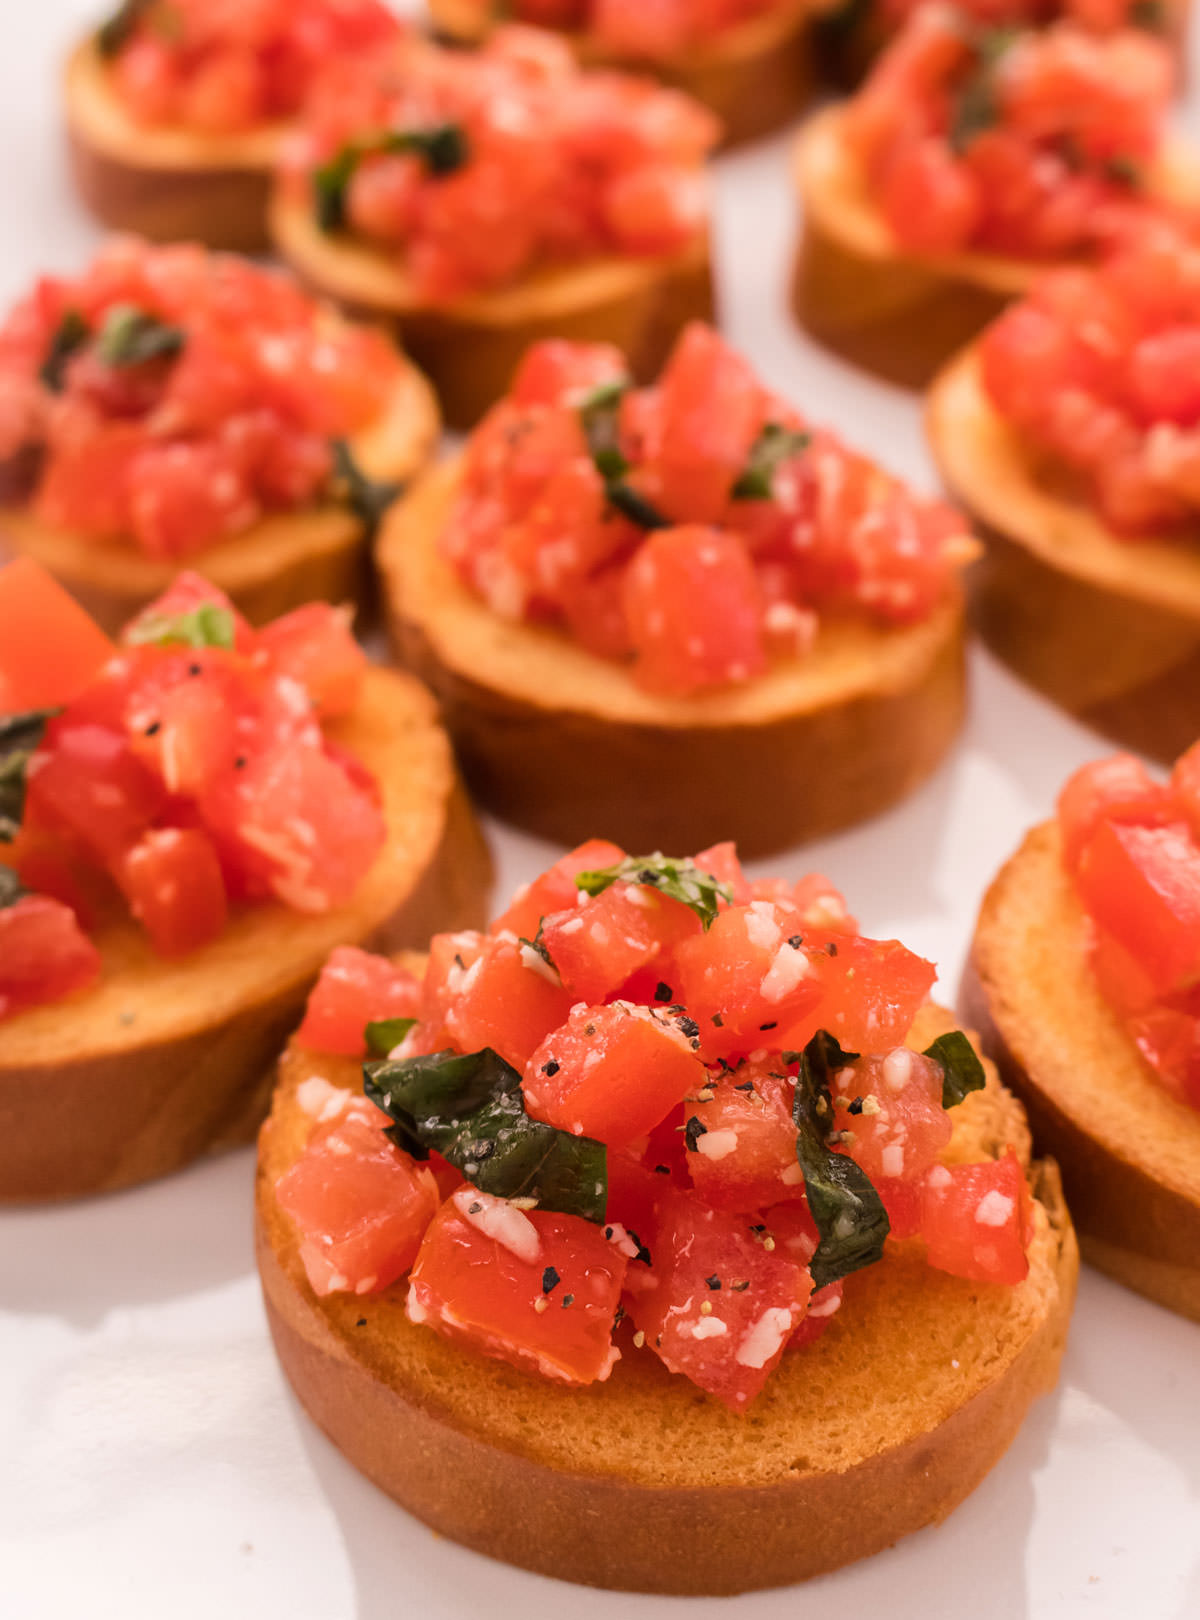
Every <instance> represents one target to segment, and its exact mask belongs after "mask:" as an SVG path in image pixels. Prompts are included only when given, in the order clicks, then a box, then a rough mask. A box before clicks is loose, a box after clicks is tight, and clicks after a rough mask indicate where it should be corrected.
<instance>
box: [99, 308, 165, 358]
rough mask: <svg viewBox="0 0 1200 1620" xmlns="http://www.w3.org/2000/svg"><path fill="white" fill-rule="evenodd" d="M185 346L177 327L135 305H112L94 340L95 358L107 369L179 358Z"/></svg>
mask: <svg viewBox="0 0 1200 1620" xmlns="http://www.w3.org/2000/svg"><path fill="white" fill-rule="evenodd" d="M184 342H185V338H184V333H183V330H182V329H181V328H180V327H178V326H168V325H167V324H166V322H165V321H160V320H159V319H158V317H157V316H155V315H147V314H146V312H145V311H144V310H141V309H138V308H137V306H136V305H135V304H114V305H113V307H112V308H111V309H110V310H109V312H108V314H107V315H106V316H105V317H104V325H103V326H102V327H101V328H100V334H99V336H98V337H97V339H96V358H97V359H98V360H102V361H103V362H104V364H105V365H106V366H119V367H124V366H141V365H145V363H146V362H147V361H148V360H163V359H166V358H167V357H168V356H171V355H176V354H178V353H179V351H180V349H182V348H183V345H184Z"/></svg>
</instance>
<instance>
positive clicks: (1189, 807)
mask: <svg viewBox="0 0 1200 1620" xmlns="http://www.w3.org/2000/svg"><path fill="white" fill-rule="evenodd" d="M1171 795H1172V798H1173V799H1174V801H1175V804H1176V806H1177V808H1178V811H1179V813H1180V814H1181V815H1182V816H1183V817H1184V819H1185V820H1186V821H1187V823H1188V825H1189V827H1190V828H1191V830H1192V837H1193V838H1194V839H1195V841H1196V842H1197V843H1198V844H1200V743H1194V744H1193V745H1192V747H1191V748H1189V749H1188V751H1187V753H1186V754H1181V755H1180V756H1179V758H1178V759H1177V760H1176V762H1175V769H1174V770H1173V771H1172V772H1171Z"/></svg>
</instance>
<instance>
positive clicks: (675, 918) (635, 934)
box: [542, 883, 701, 1001]
mask: <svg viewBox="0 0 1200 1620" xmlns="http://www.w3.org/2000/svg"><path fill="white" fill-rule="evenodd" d="M700 932H701V924H700V919H699V918H698V917H697V916H696V914H695V912H694V911H692V910H690V909H689V907H687V906H685V905H683V904H682V902H681V901H678V900H672V899H670V898H669V897H668V896H666V895H662V894H659V893H657V892H656V891H655V890H654V889H653V888H651V887H649V886H648V885H646V884H639V883H614V884H612V885H610V887H609V888H607V889H605V890H604V891H603V892H602V893H600V894H598V895H595V896H594V897H590V898H586V899H585V900H584V902H583V904H582V905H578V906H575V907H573V908H571V909H570V910H567V911H562V912H555V913H553V914H552V915H550V916H549V917H546V918H545V919H544V922H543V926H542V939H543V943H544V944H545V946H546V949H547V951H548V952H549V953H550V959H551V961H552V962H553V963H554V965H555V967H556V968H557V969H558V971H559V973H560V974H561V975H562V982H563V984H564V985H565V987H566V988H567V989H568V990H569V991H570V992H571V993H572V995H574V996H576V997H579V998H581V999H582V1000H584V1001H603V1000H604V999H605V997H606V996H609V995H611V994H612V993H613V992H614V991H616V990H619V989H620V988H621V986H622V985H623V984H624V983H625V982H626V980H627V979H629V978H630V977H631V976H632V975H633V974H634V973H636V972H638V970H639V969H640V968H644V967H646V966H647V965H648V964H650V963H653V962H656V961H657V960H658V958H659V957H660V956H661V955H664V954H669V953H670V952H671V951H672V950H673V949H674V947H675V946H676V945H678V944H679V943H680V941H682V940H684V939H689V938H692V937H693V936H694V935H697V934H699V933H700Z"/></svg>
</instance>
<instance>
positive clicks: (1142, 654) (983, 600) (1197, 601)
mask: <svg viewBox="0 0 1200 1620" xmlns="http://www.w3.org/2000/svg"><path fill="white" fill-rule="evenodd" d="M927 420H928V431H929V440H930V444H931V446H932V448H933V454H934V458H935V460H936V461H937V464H938V467H939V468H940V470H941V474H942V478H943V479H944V481H945V483H946V485H947V487H948V488H949V489H950V490H951V491H952V492H953V494H954V496H955V499H956V500H958V501H959V502H960V503H961V504H962V505H963V506H964V507H965V508H966V509H967V511H968V512H970V513H971V514H972V516H973V517H974V518H975V519H976V520H977V524H978V526H979V527H980V529H981V530H982V531H983V533H984V534H985V535H986V537H987V550H986V553H985V556H984V560H983V562H982V563H981V564H980V565H979V567H978V569H977V570H976V573H975V575H974V586H975V591H974V595H975V600H974V604H973V605H974V607H975V610H976V617H977V619H978V623H979V626H980V629H981V630H982V632H983V635H984V637H985V639H986V640H987V642H988V644H989V645H990V646H991V648H992V650H993V651H994V652H995V653H996V654H997V655H998V656H999V657H1000V658H1002V659H1004V661H1005V663H1007V664H1009V665H1011V666H1012V668H1013V669H1015V670H1016V672H1017V674H1018V675H1020V676H1021V677H1022V678H1023V679H1024V680H1027V681H1029V682H1030V683H1031V684H1032V685H1034V686H1036V687H1037V688H1038V689H1039V690H1040V691H1042V692H1044V693H1045V694H1046V696H1047V697H1049V698H1051V699H1052V700H1053V701H1054V702H1055V703H1057V704H1059V705H1061V707H1063V708H1065V709H1067V710H1068V711H1069V712H1070V713H1072V714H1074V715H1076V716H1077V717H1078V718H1079V719H1080V720H1082V721H1084V722H1085V724H1087V725H1090V726H1094V727H1095V728H1096V729H1097V730H1098V731H1102V732H1104V733H1105V734H1106V735H1107V736H1109V737H1112V738H1114V739H1116V740H1117V741H1118V742H1121V743H1123V744H1125V745H1126V746H1128V747H1133V748H1137V749H1140V750H1141V751H1142V752H1143V753H1147V754H1150V755H1152V756H1153V757H1154V758H1156V759H1161V760H1163V761H1164V762H1169V761H1173V760H1174V759H1176V758H1177V757H1178V756H1179V755H1180V754H1181V753H1183V751H1184V750H1185V749H1186V748H1188V747H1189V746H1190V745H1191V744H1192V743H1193V742H1194V741H1195V740H1196V737H1197V736H1198V735H1200V524H1198V525H1197V530H1196V533H1195V534H1194V535H1192V536H1190V537H1187V538H1186V539H1184V540H1183V541H1176V542H1172V541H1170V540H1164V541H1162V542H1157V541H1149V540H1138V541H1137V542H1136V543H1132V544H1131V543H1128V542H1124V541H1121V540H1119V539H1117V538H1116V537H1115V536H1114V535H1112V534H1111V533H1110V532H1109V530H1107V529H1106V528H1105V526H1104V524H1103V523H1102V521H1101V520H1100V519H1099V518H1098V517H1097V516H1096V515H1095V513H1094V512H1093V510H1092V508H1091V506H1090V505H1089V504H1088V502H1087V501H1086V499H1085V498H1084V496H1083V495H1082V493H1081V492H1080V491H1079V489H1078V488H1077V487H1075V486H1073V484H1072V481H1071V478H1070V475H1069V473H1068V471H1067V469H1065V468H1063V467H1062V466H1061V465H1056V464H1055V463H1054V462H1052V461H1051V460H1049V459H1048V458H1047V457H1046V456H1044V455H1039V453H1038V452H1037V450H1036V449H1035V448H1033V447H1032V446H1030V445H1029V444H1028V442H1027V441H1024V440H1023V439H1022V438H1021V436H1020V435H1019V434H1018V433H1017V432H1016V430H1015V429H1013V428H1012V427H1010V426H1009V424H1008V423H1007V422H1006V421H1005V420H1004V418H1003V417H1002V416H1000V414H999V413H998V412H997V411H996V410H995V409H994V407H993V406H992V404H991V401H990V400H989V399H988V396H987V394H986V393H985V391H984V388H983V383H982V378H981V374H980V364H979V357H978V353H977V351H976V349H974V348H972V349H969V350H967V351H966V352H965V353H964V354H962V355H960V356H959V357H958V358H957V359H955V360H954V361H952V362H951V364H950V365H949V366H947V367H946V369H945V370H944V371H943V372H942V373H941V375H940V376H939V377H938V379H937V381H936V382H935V384H934V386H933V389H932V391H931V393H930V396H929V407H928V418H927Z"/></svg>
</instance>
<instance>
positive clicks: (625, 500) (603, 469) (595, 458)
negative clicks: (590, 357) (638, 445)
mask: <svg viewBox="0 0 1200 1620" xmlns="http://www.w3.org/2000/svg"><path fill="white" fill-rule="evenodd" d="M632 387H633V384H632V382H630V380H629V379H628V378H627V377H622V378H617V379H615V380H614V381H613V382H609V383H601V384H600V386H599V387H598V388H593V390H592V391H591V393H590V394H588V395H587V396H586V397H585V398H584V400H583V401H582V402H581V404H580V406H579V418H580V422H581V424H582V426H583V436H584V438H585V439H586V441H587V447H588V453H589V455H590V456H591V458H592V465H593V466H594V467H595V469H596V471H597V472H598V473H599V474H600V477H601V478H602V479H603V480H604V497H605V499H606V500H607V502H608V504H609V505H610V506H611V507H612V508H613V510H614V511H617V512H620V514H621V516H622V517H624V518H628V520H629V521H630V523H634V524H636V525H637V527H638V528H639V529H646V530H652V529H669V528H670V527H671V520H670V518H668V517H664V516H663V514H662V513H661V512H660V511H659V510H658V508H657V507H655V506H654V505H652V504H651V502H650V501H648V500H647V499H646V497H645V496H644V495H642V494H641V493H640V492H639V491H638V490H636V489H634V487H633V485H632V484H630V483H629V482H628V475H629V473H630V472H631V470H632V469H631V467H630V464H629V461H628V460H627V459H626V457H625V454H624V452H623V451H622V449H621V434H620V409H621V401H622V400H623V399H624V397H625V395H626V394H627V393H628V392H629V390H630V389H631V388H632Z"/></svg>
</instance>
